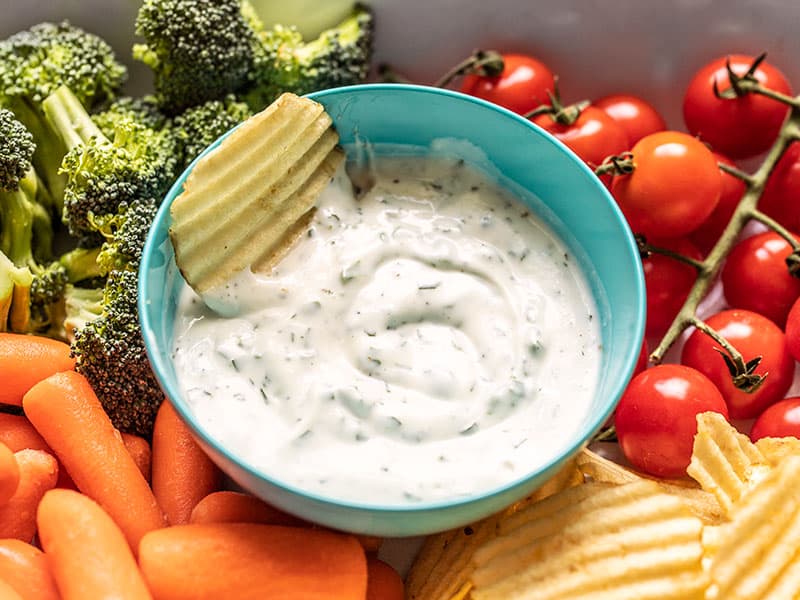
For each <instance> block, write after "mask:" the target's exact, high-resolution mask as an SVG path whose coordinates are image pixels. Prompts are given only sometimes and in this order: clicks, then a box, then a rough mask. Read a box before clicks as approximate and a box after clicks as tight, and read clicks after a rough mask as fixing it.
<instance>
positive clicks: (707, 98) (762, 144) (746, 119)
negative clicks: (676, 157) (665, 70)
mask: <svg viewBox="0 0 800 600" xmlns="http://www.w3.org/2000/svg"><path fill="white" fill-rule="evenodd" d="M727 60H730V65H731V69H732V70H733V72H734V73H735V74H737V75H744V74H745V73H746V72H747V70H748V69H749V68H750V66H751V65H752V64H753V61H754V60H755V58H754V57H752V56H744V55H739V54H737V55H731V56H730V57H722V58H718V59H716V60H713V61H711V62H710V63H708V64H707V65H705V66H704V67H703V68H701V69H700V70H699V71H698V72H697V73H696V74H695V75H694V77H693V78H692V80H691V82H690V83H689V87H688V88H687V90H686V95H685V96H684V98H683V118H684V121H685V122H686V127H687V129H688V130H689V132H690V133H691V134H692V135H698V136H700V137H701V138H702V139H704V140H705V141H707V142H708V143H709V144H711V146H712V147H713V148H714V150H718V151H719V152H722V153H723V154H725V155H727V156H730V157H731V158H733V159H738V158H749V157H751V156H756V155H757V154H760V153H761V152H764V151H765V150H766V149H767V148H769V147H770V146H771V145H772V142H774V141H775V138H776V137H777V135H778V131H779V130H780V128H781V125H782V124H783V121H784V119H785V118H786V114H787V113H788V112H789V108H788V107H787V106H786V105H785V104H782V103H780V102H778V101H777V100H773V99H771V98H767V97H766V96H762V95H761V94H752V93H750V94H745V95H743V96H739V97H734V98H718V97H717V96H716V95H715V94H714V82H715V81H716V83H717V88H718V89H719V91H720V92H724V91H725V90H728V89H730V87H731V85H730V81H729V78H728V71H727V68H726V61H727ZM754 76H755V78H756V79H757V80H758V81H759V82H760V83H761V84H762V85H764V86H765V87H767V88H769V89H771V90H774V91H777V92H781V93H784V94H787V95H791V94H792V90H791V87H790V85H789V82H788V81H787V80H786V78H785V77H784V75H783V73H781V72H780V71H779V70H778V69H776V68H775V67H774V66H772V65H771V64H769V63H767V62H762V63H761V65H760V66H759V67H758V68H757V69H756V71H755V73H754Z"/></svg>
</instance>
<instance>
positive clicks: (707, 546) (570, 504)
mask: <svg viewBox="0 0 800 600" xmlns="http://www.w3.org/2000/svg"><path fill="white" fill-rule="evenodd" d="M697 423H698V431H697V435H696V436H695V441H694V450H693V454H692V461H691V464H690V465H689V468H688V469H687V473H688V474H689V475H690V476H691V477H692V478H693V480H694V481H692V480H688V479H687V480H680V481H664V480H657V479H652V478H649V477H647V476H644V475H640V474H638V473H635V472H633V471H630V470H628V469H626V468H624V467H622V466H620V465H618V464H616V463H613V462H611V461H609V460H607V459H604V458H602V457H601V456H598V455H597V454H595V453H593V452H591V451H589V450H585V451H583V452H582V453H581V454H580V455H579V456H578V457H577V458H576V459H575V460H574V461H572V462H571V463H570V464H569V465H568V466H567V467H565V468H564V470H562V471H561V472H560V473H559V474H558V475H557V476H556V477H555V478H553V479H552V480H551V481H549V482H548V483H547V484H546V485H545V486H544V487H543V488H542V489H540V490H539V491H537V492H536V493H535V494H534V495H533V496H531V497H530V498H527V499H526V500H524V501H522V502H519V503H517V504H515V505H514V506H511V507H509V508H508V509H507V510H505V511H503V512H502V513H499V514H496V515H492V516H491V517H489V518H487V519H484V520H483V521H480V522H478V523H475V524H473V525H471V526H468V527H464V528H462V529H456V530H452V531H448V532H444V533H441V534H438V535H434V536H430V537H429V538H428V539H427V540H426V542H425V544H424V546H423V547H422V549H421V551H420V553H419V555H418V556H417V559H416V561H415V563H414V565H413V566H412V568H411V571H410V572H409V575H408V578H407V597H408V598H410V599H412V600H499V599H503V600H522V599H536V600H549V599H563V600H572V599H576V600H577V599H580V600H590V599H591V600H605V599H608V600H612V599H613V600H627V599H630V600H648V599H653V600H656V599H658V600H665V599H671V598H675V599H679V598H680V599H683V600H691V599H695V598H696V599H699V600H713V599H720V600H722V599H725V600H738V599H742V600H744V599H747V600H761V599H764V600H767V599H769V600H790V599H794V598H800V440H798V439H796V438H781V439H777V438H765V439H762V440H759V441H758V442H757V443H756V444H753V443H752V442H751V441H750V439H749V438H748V437H747V436H745V435H743V434H741V433H739V432H738V431H737V430H736V429H735V428H733V427H732V426H731V425H730V424H728V422H727V421H726V420H725V419H724V418H723V417H722V416H721V415H719V414H717V413H711V412H709V413H702V414H700V415H698V417H697ZM695 482H696V483H695ZM698 484H699V486H698Z"/></svg>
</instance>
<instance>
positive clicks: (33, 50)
mask: <svg viewBox="0 0 800 600" xmlns="http://www.w3.org/2000/svg"><path fill="white" fill-rule="evenodd" d="M0 64H2V65H3V67H4V68H3V69H0V105H8V103H10V102H12V101H13V99H16V98H24V99H25V100H27V101H29V102H31V103H33V104H39V103H40V102H41V101H42V100H44V99H45V98H46V97H47V96H48V95H50V94H51V93H52V92H53V91H54V90H55V89H56V88H58V87H59V86H61V85H66V86H67V87H69V88H70V89H71V90H72V91H73V92H74V93H75V95H76V96H77V97H78V99H79V100H80V101H81V102H82V103H83V104H84V105H85V106H90V107H91V106H95V105H97V104H98V103H100V102H103V101H105V100H108V99H110V98H113V97H114V96H115V95H116V94H117V92H118V91H119V89H120V88H121V87H122V84H123V83H124V82H125V78H126V76H127V72H126V69H125V67H124V66H123V65H122V64H121V63H119V62H118V61H117V59H116V57H115V55H114V51H113V50H112V49H111V46H109V45H108V44H107V43H106V42H105V41H104V40H102V39H101V38H99V37H98V36H96V35H94V34H92V33H88V32H86V31H84V30H83V29H80V28H79V27H75V26H73V25H71V24H70V23H68V22H66V21H65V22H62V23H59V24H56V23H40V24H38V25H34V26H33V27H31V28H30V29H28V30H25V31H20V32H19V33H17V34H14V35H12V36H11V37H9V38H7V39H6V40H4V41H0Z"/></svg>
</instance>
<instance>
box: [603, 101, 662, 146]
mask: <svg viewBox="0 0 800 600" xmlns="http://www.w3.org/2000/svg"><path fill="white" fill-rule="evenodd" d="M592 104H593V105H594V106H596V107H597V108H599V109H602V110H604V111H605V112H606V114H607V115H608V116H609V117H611V118H612V119H614V120H615V121H616V122H617V123H619V124H620V125H621V126H622V128H623V129H624V130H625V133H626V134H627V135H628V148H632V147H633V145H634V144H635V143H636V142H638V141H639V140H640V139H642V138H643V137H645V136H647V135H650V134H651V133H655V132H656V131H664V130H665V129H666V128H667V124H666V123H665V122H664V118H663V117H662V116H661V115H660V114H659V113H658V111H657V110H656V109H655V108H653V106H652V105H651V104H649V103H648V102H647V101H646V100H643V99H641V98H639V97H638V96H632V95H630V94H615V95H612V96H605V97H603V98H600V100H597V101H595V102H592Z"/></svg>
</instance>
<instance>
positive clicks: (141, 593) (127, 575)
mask: <svg viewBox="0 0 800 600" xmlns="http://www.w3.org/2000/svg"><path fill="white" fill-rule="evenodd" d="M37 522H38V525H39V540H40V541H41V543H42V548H44V552H45V555H46V556H47V561H48V563H49V564H50V568H51V569H52V573H53V578H54V579H55V580H56V585H57V586H58V590H59V592H60V593H61V597H62V598H63V599H64V600H95V599H96V600H104V599H106V598H124V599H125V600H151V599H152V596H151V595H150V592H149V590H148V589H147V586H146V585H145V583H144V580H143V579H142V574H141V572H140V571H139V567H138V565H137V564H136V559H135V558H134V557H133V552H132V551H131V548H130V546H129V545H128V542H127V540H126V539H125V535H124V534H123V533H122V530H121V529H120V528H119V527H118V526H117V524H116V523H114V521H113V520H112V519H111V517H110V516H109V515H108V513H106V512H105V511H104V510H103V509H102V508H100V505H99V504H97V503H96V502H95V501H94V500H92V499H91V498H89V497H88V496H84V495H83V494H81V493H79V492H76V491H74V490H60V489H55V490H50V491H49V492H47V493H46V494H45V495H44V498H42V501H41V502H40V503H39V511H38V513H37Z"/></svg>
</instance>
